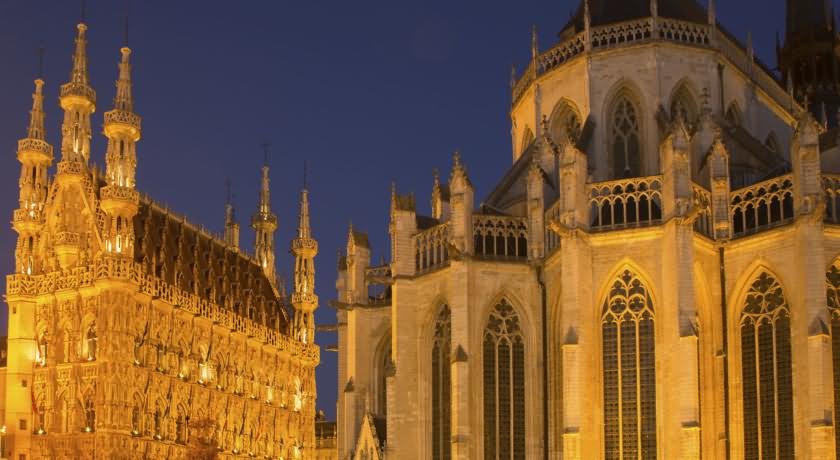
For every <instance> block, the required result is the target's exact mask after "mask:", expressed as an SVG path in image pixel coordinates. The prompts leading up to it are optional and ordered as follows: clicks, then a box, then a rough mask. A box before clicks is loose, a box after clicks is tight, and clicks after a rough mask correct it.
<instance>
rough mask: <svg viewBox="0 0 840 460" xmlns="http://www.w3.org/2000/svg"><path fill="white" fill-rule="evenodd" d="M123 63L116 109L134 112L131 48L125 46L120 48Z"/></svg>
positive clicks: (115, 98) (115, 102) (115, 104)
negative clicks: (130, 61) (130, 60)
mask: <svg viewBox="0 0 840 460" xmlns="http://www.w3.org/2000/svg"><path fill="white" fill-rule="evenodd" d="M120 53H121V54H122V61H120V64H119V68H120V77H119V79H118V80H117V95H116V97H114V109H116V110H121V111H123V112H133V111H134V98H133V97H132V95H131V63H129V56H131V48H129V47H128V46H124V47H122V48H120Z"/></svg>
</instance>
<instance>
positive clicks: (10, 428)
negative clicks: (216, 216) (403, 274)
mask: <svg viewBox="0 0 840 460" xmlns="http://www.w3.org/2000/svg"><path fill="white" fill-rule="evenodd" d="M77 29H78V32H77V36H76V43H75V53H74V55H73V67H72V71H71V74H70V81H69V82H67V83H66V84H64V85H62V86H61V87H60V89H59V91H58V93H59V101H60V104H61V108H62V109H63V111H64V120H63V122H62V125H61V134H62V136H61V146H60V151H61V159H60V161H59V162H58V164H57V166H56V169H55V172H54V174H51V173H50V169H51V167H52V164H53V147H52V146H51V145H50V144H49V143H47V141H46V136H45V121H44V107H43V103H44V80H42V79H41V78H38V79H37V80H35V93H34V94H33V105H32V111H31V116H30V123H29V130H28V133H27V136H26V137H25V138H24V139H22V140H20V142H19V143H18V151H17V159H18V160H19V163H20V171H21V174H20V196H19V207H18V209H16V210H15V211H14V212H13V217H12V227H13V228H14V230H15V231H16V232H17V234H18V242H17V247H16V250H15V254H14V258H15V272H14V273H13V274H10V275H8V277H7V290H6V295H5V300H6V302H7V303H8V307H9V309H8V315H9V316H8V318H9V330H8V353H7V354H6V355H5V356H3V360H4V361H6V362H5V363H4V365H5V367H2V369H0V417H2V424H3V428H2V430H0V458H9V459H13V460H30V459H52V460H63V459H66V460H70V459H74V460H75V459H109V460H110V459H196V458H209V457H205V456H200V457H199V452H205V453H206V451H207V449H210V450H212V451H213V453H214V454H215V455H214V456H213V457H212V458H221V459H230V458H243V457H260V458H272V459H284V460H293V459H309V458H314V455H315V447H316V439H315V417H316V414H315V396H316V394H315V367H316V366H317V365H318V363H319V360H320V350H319V348H318V346H317V345H315V343H314V342H313V336H314V332H315V326H314V322H313V312H314V310H315V309H316V307H317V305H318V298H317V296H315V294H314V280H315V278H314V277H315V268H314V265H313V259H314V257H315V255H316V254H317V252H318V244H317V242H316V241H315V240H314V239H313V238H312V234H311V228H310V225H309V201H308V193H307V191H306V190H305V189H304V190H303V191H302V193H301V196H300V215H299V225H298V232H297V237H296V238H295V239H294V240H292V242H291V245H290V250H291V252H292V253H293V255H294V257H295V268H294V283H293V292H292V293H291V295H288V296H287V295H286V291H285V288H284V284H283V283H282V281H281V280H279V279H278V277H277V276H276V267H275V244H274V233H275V231H276V230H277V226H278V217H277V216H276V215H275V214H274V213H273V212H272V209H271V204H270V189H269V168H268V166H264V167H263V168H262V180H261V182H260V184H261V187H260V193H259V208H258V212H257V213H256V214H255V215H254V216H253V218H252V220H251V227H252V228H253V229H254V231H255V232H256V244H255V247H254V250H253V252H252V253H251V252H248V251H246V250H244V249H243V248H240V247H239V224H238V223H237V221H236V219H235V213H234V209H233V206H232V205H231V204H230V203H228V205H227V206H226V212H225V233H224V235H223V236H222V235H219V236H217V235H214V234H212V233H210V232H208V231H207V230H205V229H204V228H203V227H200V226H198V225H196V224H195V223H192V222H190V221H189V220H187V219H186V218H185V217H182V216H180V215H178V214H176V213H174V212H173V211H171V210H169V209H168V208H166V207H165V206H162V205H160V204H158V203H157V202H155V201H153V200H152V199H151V198H149V197H148V196H145V195H142V194H140V192H139V191H138V190H137V186H138V184H137V183H136V180H135V171H136V168H137V167H138V166H139V165H142V162H143V161H142V154H138V153H137V144H138V141H139V140H140V137H141V118H140V116H138V115H137V114H136V113H135V111H134V98H133V97H132V80H131V64H130V56H131V52H132V51H131V49H129V48H128V47H123V48H122V49H121V50H120V51H121V60H120V62H119V76H118V79H117V82H116V96H115V97H114V99H113V108H112V109H111V110H109V111H107V112H105V114H104V125H103V129H104V135H105V137H106V138H107V150H106V151H105V152H104V159H105V166H106V168H105V170H104V171H100V170H98V169H97V168H96V167H95V166H93V164H92V161H93V158H91V157H92V152H91V148H90V140H91V136H92V134H93V133H92V122H91V116H92V114H93V112H94V111H95V109H96V92H95V91H94V89H93V88H92V87H91V86H90V85H89V80H88V71H87V54H86V45H87V32H88V27H87V25H86V24H79V25H78V27H77ZM11 161H12V160H11V159H9V163H11ZM4 167H7V166H4Z"/></svg>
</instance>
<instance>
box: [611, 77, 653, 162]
mask: <svg viewBox="0 0 840 460" xmlns="http://www.w3.org/2000/svg"><path fill="white" fill-rule="evenodd" d="M641 94H643V93H642V91H641V90H640V89H639V88H638V86H636V85H635V84H634V83H633V82H631V81H630V80H627V79H623V80H621V81H619V82H618V83H616V84H615V85H614V86H613V89H612V90H610V92H609V93H608V97H607V98H606V99H605V104H604V116H603V118H602V120H604V121H605V123H604V125H605V129H606V131H605V134H606V136H605V139H606V150H605V151H606V152H607V155H608V161H607V165H608V166H609V170H610V177H611V178H623V177H638V176H641V175H642V174H643V171H644V169H645V168H644V166H645V162H646V158H645V155H644V152H645V148H644V146H645V135H644V134H645V120H646V114H647V113H649V112H648V111H647V110H646V107H645V105H644V102H643V99H642V97H641Z"/></svg>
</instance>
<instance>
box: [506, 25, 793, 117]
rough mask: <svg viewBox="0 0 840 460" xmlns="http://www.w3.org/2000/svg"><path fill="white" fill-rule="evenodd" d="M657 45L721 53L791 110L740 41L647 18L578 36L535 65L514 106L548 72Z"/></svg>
mask: <svg viewBox="0 0 840 460" xmlns="http://www.w3.org/2000/svg"><path fill="white" fill-rule="evenodd" d="M653 41H666V42H671V43H677V44H680V45H688V46H694V47H700V48H706V49H716V50H718V51H719V52H720V53H721V55H723V57H724V58H726V59H727V60H729V61H730V62H731V63H732V64H733V65H734V66H735V67H736V68H738V70H740V71H741V72H743V73H744V74H746V75H749V76H750V77H752V78H753V79H754V80H755V81H756V82H757V83H758V86H759V87H760V88H761V89H762V90H763V91H764V92H765V93H767V94H768V95H769V96H770V97H771V98H773V99H774V100H775V101H776V103H778V104H780V105H782V106H785V107H787V106H788V105H790V104H789V103H788V102H790V103H793V104H795V102H793V101H790V99H791V98H790V97H789V96H788V95H787V92H786V91H785V90H784V88H782V86H781V85H780V84H779V82H778V81H777V80H776V78H775V77H774V76H773V75H772V73H771V71H770V70H769V68H768V67H767V66H766V65H764V64H762V63H761V62H760V61H758V60H757V59H756V58H755V57H754V56H751V55H750V54H749V53H748V51H747V50H744V48H743V47H742V46H741V45H740V44H739V43H738V42H737V40H736V39H735V38H734V37H732V36H731V35H730V34H728V33H727V32H726V31H725V30H722V29H720V28H718V27H716V26H711V25H709V24H699V23H694V22H689V21H681V20H677V19H669V18H663V17H657V18H652V17H650V18H643V19H636V20H632V21H624V22H618V23H614V24H607V25H603V26H598V27H593V28H592V29H591V30H590V31H589V33H587V32H586V31H583V32H580V33H578V34H575V35H573V36H571V37H569V38H567V39H565V40H563V41H561V42H560V43H558V44H556V45H555V46H553V47H552V48H550V49H549V50H547V51H545V52H544V53H541V54H540V55H539V56H538V57H537V59H536V62H534V61H532V62H531V63H530V64H529V66H528V68H527V69H526V70H525V72H524V73H523V74H522V76H521V77H520V78H519V79H518V80H517V81H516V82H515V83H514V84H513V87H512V88H511V91H512V99H513V104H514V105H516V103H517V102H518V101H519V99H520V98H521V97H522V96H523V95H524V94H525V93H526V92H527V90H528V88H530V87H531V84H532V83H534V81H536V79H537V78H538V77H539V76H540V75H543V74H545V73H547V72H550V71H551V70H553V69H555V68H557V67H559V66H561V65H563V64H565V63H566V62H569V61H571V60H572V59H574V58H576V57H578V56H581V55H583V54H585V53H586V52H588V51H590V50H591V51H602V50H608V49H613V48H617V47H622V46H629V45H638V44H643V43H647V42H653Z"/></svg>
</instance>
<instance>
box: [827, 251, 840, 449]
mask: <svg viewBox="0 0 840 460" xmlns="http://www.w3.org/2000/svg"><path fill="white" fill-rule="evenodd" d="M825 281H826V294H827V295H826V298H827V300H828V314H829V319H830V321H831V329H830V330H831V359H832V361H833V364H834V375H833V377H834V420H837V415H838V414H840V268H838V263H837V262H835V263H834V265H832V266H831V268H829V269H828V272H827V273H826V275H825ZM834 438H835V449H836V455H837V456H838V458H840V430H837V429H835V430H834Z"/></svg>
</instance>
